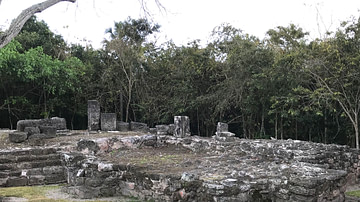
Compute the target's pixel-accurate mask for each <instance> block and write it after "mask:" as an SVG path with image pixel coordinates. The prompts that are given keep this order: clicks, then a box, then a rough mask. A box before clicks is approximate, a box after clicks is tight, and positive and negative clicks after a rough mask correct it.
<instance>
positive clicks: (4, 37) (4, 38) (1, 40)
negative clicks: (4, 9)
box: [0, 0, 76, 48]
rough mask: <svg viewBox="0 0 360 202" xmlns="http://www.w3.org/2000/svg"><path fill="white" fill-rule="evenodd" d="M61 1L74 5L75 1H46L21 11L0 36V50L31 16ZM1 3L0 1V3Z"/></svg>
mask: <svg viewBox="0 0 360 202" xmlns="http://www.w3.org/2000/svg"><path fill="white" fill-rule="evenodd" d="M62 1H68V2H72V3H74V2H75V1H76V0H47V1H44V2H42V3H38V4H35V5H32V6H30V7H29V8H27V9H25V10H23V11H22V12H21V13H20V15H19V16H18V17H17V18H16V19H14V20H13V21H12V23H11V24H10V27H9V29H8V30H6V31H5V32H4V33H2V34H0V48H3V47H4V46H5V45H6V44H8V43H9V42H10V41H11V40H12V39H13V38H14V37H16V36H17V35H18V34H19V32H20V31H21V29H22V27H23V26H24V24H25V23H26V21H28V20H29V18H30V17H31V16H33V15H34V14H36V13H40V12H42V11H44V10H45V9H47V8H49V7H51V6H53V5H55V4H57V3H59V2H62ZM0 3H1V1H0Z"/></svg>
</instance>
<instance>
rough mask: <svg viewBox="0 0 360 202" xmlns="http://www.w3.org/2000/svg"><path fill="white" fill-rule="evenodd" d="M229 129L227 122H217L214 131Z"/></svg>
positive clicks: (226, 130) (219, 131)
mask: <svg viewBox="0 0 360 202" xmlns="http://www.w3.org/2000/svg"><path fill="white" fill-rule="evenodd" d="M228 131H229V125H228V124H227V123H222V122H218V123H217V126H216V132H217V133H221V132H228Z"/></svg>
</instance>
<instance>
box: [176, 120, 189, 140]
mask: <svg viewBox="0 0 360 202" xmlns="http://www.w3.org/2000/svg"><path fill="white" fill-rule="evenodd" d="M174 124H175V129H174V136H175V137H180V138H183V137H186V136H191V133H190V119H189V117H188V116H174Z"/></svg>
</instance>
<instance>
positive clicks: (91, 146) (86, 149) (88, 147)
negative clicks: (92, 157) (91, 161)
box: [77, 140, 100, 153]
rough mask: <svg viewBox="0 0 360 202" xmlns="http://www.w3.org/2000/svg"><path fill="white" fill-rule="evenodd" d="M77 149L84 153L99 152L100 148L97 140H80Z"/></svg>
mask: <svg viewBox="0 0 360 202" xmlns="http://www.w3.org/2000/svg"><path fill="white" fill-rule="evenodd" d="M77 150H78V151H81V152H82V153H97V152H98V151H99V150H100V148H99V146H98V145H97V144H96V142H94V141H92V140H80V141H79V142H78V143H77Z"/></svg>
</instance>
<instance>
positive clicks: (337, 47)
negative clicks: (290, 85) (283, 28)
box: [304, 18, 360, 149]
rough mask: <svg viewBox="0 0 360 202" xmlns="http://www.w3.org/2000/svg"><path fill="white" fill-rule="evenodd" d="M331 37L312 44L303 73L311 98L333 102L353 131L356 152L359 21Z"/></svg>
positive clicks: (359, 100) (359, 101)
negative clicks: (309, 82) (311, 86)
mask: <svg viewBox="0 0 360 202" xmlns="http://www.w3.org/2000/svg"><path fill="white" fill-rule="evenodd" d="M343 27H344V29H343V30H338V32H337V33H336V35H335V37H334V38H329V39H326V40H323V41H315V42H313V43H312V52H311V53H312V54H311V57H310V58H309V60H308V61H307V65H306V66H305V68H304V70H305V71H306V72H307V73H309V75H310V76H312V78H313V80H314V85H315V86H316V88H315V89H313V90H312V91H310V92H311V93H312V94H313V95H317V96H318V97H321V98H323V99H324V98H326V99H330V100H334V101H336V102H337V103H338V104H339V105H340V107H341V110H342V111H343V114H344V116H346V117H347V118H348V119H349V120H350V122H351V124H352V126H353V129H354V136H355V146H356V148H357V149H359V113H360V73H359V72H360V68H359V67H360V51H359V47H360V18H359V19H358V20H357V21H353V22H350V23H344V24H343Z"/></svg>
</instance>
